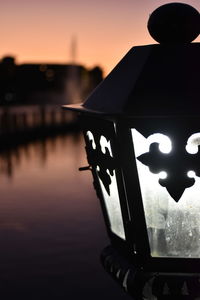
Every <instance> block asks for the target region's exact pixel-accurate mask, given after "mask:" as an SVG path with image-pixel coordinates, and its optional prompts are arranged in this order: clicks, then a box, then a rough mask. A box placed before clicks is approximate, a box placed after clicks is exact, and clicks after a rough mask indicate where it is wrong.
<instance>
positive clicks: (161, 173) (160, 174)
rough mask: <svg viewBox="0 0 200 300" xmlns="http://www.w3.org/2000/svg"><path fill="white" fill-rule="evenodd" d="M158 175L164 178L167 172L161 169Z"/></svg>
mask: <svg viewBox="0 0 200 300" xmlns="http://www.w3.org/2000/svg"><path fill="white" fill-rule="evenodd" d="M158 176H159V178H160V179H166V178H167V176H168V175H167V172H165V171H162V172H160V173H159V174H158Z"/></svg>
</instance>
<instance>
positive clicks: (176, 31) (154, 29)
mask: <svg viewBox="0 0 200 300" xmlns="http://www.w3.org/2000/svg"><path fill="white" fill-rule="evenodd" d="M147 28H148V30H149V33H150V35H151V36H152V37H153V38H154V39H155V40H156V41H157V42H159V43H161V44H183V43H190V42H192V41H193V40H194V39H195V38H197V36H198V35H199V33H200V15H199V12H198V11H197V10H196V9H195V8H194V7H192V6H190V5H188V4H184V3H168V4H165V5H162V6H160V7H158V8H157V9H156V10H154V11H153V13H152V14H151V15H150V18H149V21H148V24H147Z"/></svg>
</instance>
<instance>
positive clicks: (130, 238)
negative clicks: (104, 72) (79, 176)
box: [67, 106, 200, 273]
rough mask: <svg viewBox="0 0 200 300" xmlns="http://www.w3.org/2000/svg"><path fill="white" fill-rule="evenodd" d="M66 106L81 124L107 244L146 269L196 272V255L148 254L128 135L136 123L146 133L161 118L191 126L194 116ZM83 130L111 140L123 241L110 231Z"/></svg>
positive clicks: (143, 217) (197, 263)
mask: <svg viewBox="0 0 200 300" xmlns="http://www.w3.org/2000/svg"><path fill="white" fill-rule="evenodd" d="M67 109H71V110H76V111H78V112H79V114H80V121H81V127H82V130H83V133H84V137H85V142H86V152H87V158H88V163H89V165H90V166H91V171H92V175H93V179H94V181H93V183H94V187H95V190H96V193H97V196H98V198H99V200H100V203H101V208H102V212H103V216H104V220H105V224H106V229H107V233H108V236H109V238H110V240H111V244H112V245H113V246H114V247H116V248H117V249H118V250H119V251H120V253H122V255H124V256H125V257H126V258H127V259H128V260H129V261H130V263H132V264H134V265H135V266H137V267H138V268H141V269H143V270H145V271H147V272H168V273H169V272H171V273H179V272H180V273H198V272H199V268H200V258H182V257H178V258H177V257H152V256H151V253H150V244H149V238H148V233H147V226H146V221H145V212H144V207H143V201H142V195H141V188H140V183H139V178H138V171H137V167H136V158H135V155H134V145H133V140H132V136H131V129H133V128H138V126H139V128H145V130H146V128H147V124H148V131H149V132H150V131H152V130H153V129H154V128H155V126H153V127H152V128H151V126H152V124H153V123H154V124H156V126H158V124H162V122H163V120H164V122H165V121H166V120H167V123H168V124H170V122H171V121H173V122H175V123H176V122H182V123H183V124H188V123H190V122H192V121H194V122H195V124H197V125H195V126H198V117H197V116H196V117H193V116H181V117H180V116H170V117H169V116H160V117H153V116H150V117H149V116H147V117H139V116H136V117H135V116H128V115H126V116H125V115H116V114H115V115H114V114H113V115H111V114H105V113H98V112H95V111H91V110H87V109H85V108H82V107H81V106H79V107H77V106H75V107H74V106H71V107H69V106H68V107H67ZM150 128H151V129H150ZM161 128H162V125H161ZM87 131H92V132H93V133H94V134H98V135H103V136H105V137H106V138H107V140H109V141H110V143H111V148H112V151H113V156H114V158H115V165H116V169H115V171H116V179H117V186H118V193H119V200H120V206H121V212H122V218H123V225H124V231H125V240H123V239H122V238H120V237H118V236H117V235H116V234H115V233H113V232H112V230H111V226H110V221H109V217H108V213H107V209H106V207H105V202H104V196H103V194H102V189H101V186H100V184H99V178H98V176H97V170H96V169H95V167H94V165H93V162H91V160H90V149H89V140H88V137H87V135H86V133H87ZM199 131H200V126H199ZM133 182H134V185H133ZM133 199H134V200H133Z"/></svg>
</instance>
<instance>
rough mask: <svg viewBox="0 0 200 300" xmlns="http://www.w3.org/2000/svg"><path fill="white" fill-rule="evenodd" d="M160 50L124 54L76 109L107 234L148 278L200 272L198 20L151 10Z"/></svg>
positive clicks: (172, 9)
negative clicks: (149, 276) (166, 273)
mask: <svg viewBox="0 0 200 300" xmlns="http://www.w3.org/2000/svg"><path fill="white" fill-rule="evenodd" d="M148 28H149V31H150V33H151V35H152V36H153V37H154V38H155V39H156V40H157V41H158V42H160V44H154V45H147V46H138V47H133V48H132V49H131V50H130V51H129V52H128V53H127V54H126V56H125V57H124V58H123V59H122V60H121V61H120V62H119V64H118V65H117V66H116V67H115V68H114V70H113V71H112V72H111V73H110V74H109V75H108V76H107V77H106V78H105V80H104V81H103V82H102V83H101V84H100V85H99V86H98V87H97V88H96V89H95V90H94V92H93V93H92V94H91V96H89V98H88V99H87V100H86V101H85V102H84V103H83V104H80V105H72V106H65V107H64V108H65V109H70V110H75V111H77V112H79V114H80V119H81V122H82V128H83V132H84V137H85V141H86V152H87V158H88V163H89V168H90V169H91V170H92V174H93V178H94V186H95V189H96V191H97V195H98V197H99V199H100V201H101V205H102V210H103V214H104V218H105V222H106V226H107V231H108V234H109V237H110V240H111V242H112V245H113V246H114V247H116V248H117V249H118V250H119V251H120V253H122V254H123V255H125V256H126V257H128V258H129V261H131V262H132V263H133V264H134V265H135V266H137V267H138V268H142V269H143V270H145V271H147V272H148V271H150V272H187V273H188V272H191V273H195V272H196V273H198V272H199V270H200V79H199V78H200V75H199V74H200V59H199V57H200V44H199V43H190V42H191V41H192V40H193V39H194V38H196V37H197V36H198V34H199V28H200V22H199V13H198V12H197V11H196V10H195V9H194V8H192V7H191V6H189V5H186V4H181V3H171V4H167V5H164V6H162V7H160V8H158V9H157V10H156V11H155V12H154V13H153V14H152V15H151V17H150V19H149V23H148Z"/></svg>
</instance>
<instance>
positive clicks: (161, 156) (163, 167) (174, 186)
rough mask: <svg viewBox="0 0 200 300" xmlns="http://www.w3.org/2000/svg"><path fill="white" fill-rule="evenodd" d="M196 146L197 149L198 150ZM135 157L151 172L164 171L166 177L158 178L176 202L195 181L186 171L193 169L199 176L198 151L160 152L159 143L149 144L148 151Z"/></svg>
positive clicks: (199, 158) (180, 149)
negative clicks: (191, 152)
mask: <svg viewBox="0 0 200 300" xmlns="http://www.w3.org/2000/svg"><path fill="white" fill-rule="evenodd" d="M199 147H200V146H198V150H199ZM137 159H138V160H139V161H140V162H142V163H143V164H145V165H146V166H148V167H149V170H150V171H151V172H152V173H155V174H157V173H159V172H161V171H165V172H166V173H167V177H166V178H165V179H159V183H160V185H162V186H163V187H166V189H167V191H168V193H169V194H170V195H171V197H172V198H173V199H174V200H175V201H176V202H178V201H179V199H180V198H181V196H182V194H183V192H184V191H185V189H186V188H188V187H191V186H192V185H193V184H194V183H195V178H190V177H188V171H194V172H195V175H196V176H198V177H200V151H198V152H197V153H195V154H189V153H187V152H186V150H185V149H184V148H183V149H182V148H180V147H179V149H178V151H176V150H175V151H171V152H170V153H168V154H166V153H162V152H161V151H160V150H159V143H156V142H154V143H152V144H150V148H149V152H146V153H144V154H142V155H140V156H138V157H137Z"/></svg>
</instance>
